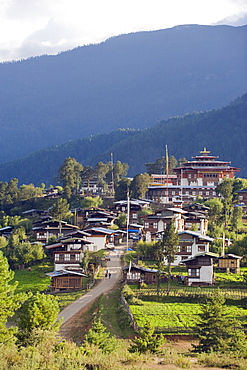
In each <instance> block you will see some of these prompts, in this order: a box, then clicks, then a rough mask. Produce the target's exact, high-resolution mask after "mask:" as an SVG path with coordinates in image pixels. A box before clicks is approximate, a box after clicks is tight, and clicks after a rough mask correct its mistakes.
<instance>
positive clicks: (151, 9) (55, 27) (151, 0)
mask: <svg viewBox="0 0 247 370" xmlns="http://www.w3.org/2000/svg"><path fill="white" fill-rule="evenodd" d="M246 13H247V1H246V0H217V1H215V0H200V1H198V0H186V1H185V0H166V1H164V0H134V1H133V0H31V1H30V0H0V19H1V22H0V61H4V60H13V59H22V58H28V57H31V56H36V55H41V54H57V53H58V52H60V51H64V50H68V49H72V48H74V47H77V46H82V45H85V44H90V43H99V42H101V41H103V40H105V39H107V38H109V37H111V36H115V35H119V34H123V33H130V32H137V31H142V30H155V29H164V28H170V27H173V26H175V25H181V24H190V23H197V24H231V25H242V24H244V23H246Z"/></svg>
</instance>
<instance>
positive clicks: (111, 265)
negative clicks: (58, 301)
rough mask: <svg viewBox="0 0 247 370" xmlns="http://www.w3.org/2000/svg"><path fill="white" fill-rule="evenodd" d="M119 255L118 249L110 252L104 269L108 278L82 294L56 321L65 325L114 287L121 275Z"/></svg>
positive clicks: (120, 251) (119, 250)
mask: <svg viewBox="0 0 247 370" xmlns="http://www.w3.org/2000/svg"><path fill="white" fill-rule="evenodd" d="M121 253H122V250H121V249H120V248H116V249H115V250H114V251H111V252H110V261H107V267H106V270H108V272H109V274H110V278H109V277H107V278H106V277H105V278H104V279H102V281H101V282H100V283H99V284H98V285H96V286H95V287H94V288H93V289H92V290H90V291H89V292H87V293H86V294H84V295H83V296H82V297H80V298H79V299H77V300H76V301H75V302H72V303H71V304H70V305H68V306H67V307H65V308H64V309H63V310H62V311H61V312H60V314H59V316H58V319H59V320H60V319H63V324H64V323H66V321H68V320H69V319H70V318H71V317H72V316H74V315H75V314H77V313H78V312H79V311H80V310H81V309H83V308H84V307H86V306H87V305H88V304H89V303H91V302H92V301H94V300H95V299H96V298H98V297H99V296H100V295H101V294H103V293H105V292H107V291H108V290H110V289H111V288H112V287H113V286H114V284H115V283H116V281H117V280H118V279H119V277H120V273H121V264H120V255H121Z"/></svg>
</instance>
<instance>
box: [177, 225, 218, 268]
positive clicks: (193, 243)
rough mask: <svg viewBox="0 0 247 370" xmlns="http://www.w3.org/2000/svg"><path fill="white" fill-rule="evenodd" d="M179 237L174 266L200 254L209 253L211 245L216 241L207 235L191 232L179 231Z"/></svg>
mask: <svg viewBox="0 0 247 370" xmlns="http://www.w3.org/2000/svg"><path fill="white" fill-rule="evenodd" d="M178 236H179V246H178V252H177V254H176V259H175V261H174V263H173V265H178V264H180V263H183V261H184V260H186V259H188V258H191V257H193V256H195V255H197V254H198V253H208V252H209V245H210V243H211V242H212V241H213V240H214V239H213V238H211V237H209V236H207V235H204V234H201V233H200V232H196V231H191V230H184V231H179V232H178Z"/></svg>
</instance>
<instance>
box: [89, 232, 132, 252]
mask: <svg viewBox="0 0 247 370" xmlns="http://www.w3.org/2000/svg"><path fill="white" fill-rule="evenodd" d="M84 231H85V232H86V233H89V234H90V236H88V237H87V240H89V241H90V242H92V244H91V245H90V246H88V250H89V251H92V252H97V251H99V250H100V249H107V248H109V249H112V248H114V246H115V245H116V244H121V242H122V238H123V235H124V234H125V232H124V231H121V230H112V229H107V228H103V227H91V228H89V229H85V230H84Z"/></svg>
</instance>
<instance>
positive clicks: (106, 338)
mask: <svg viewBox="0 0 247 370" xmlns="http://www.w3.org/2000/svg"><path fill="white" fill-rule="evenodd" d="M84 344H89V345H92V344H93V345H95V346H97V347H98V348H100V349H101V350H102V352H103V353H110V352H112V351H114V350H115V349H116V345H117V341H116V338H115V337H111V336H110V334H109V333H107V332H106V328H105V326H104V325H103V324H102V322H101V320H100V319H95V320H94V322H93V325H92V328H91V329H89V331H88V332H87V334H86V336H85V341H84Z"/></svg>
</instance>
